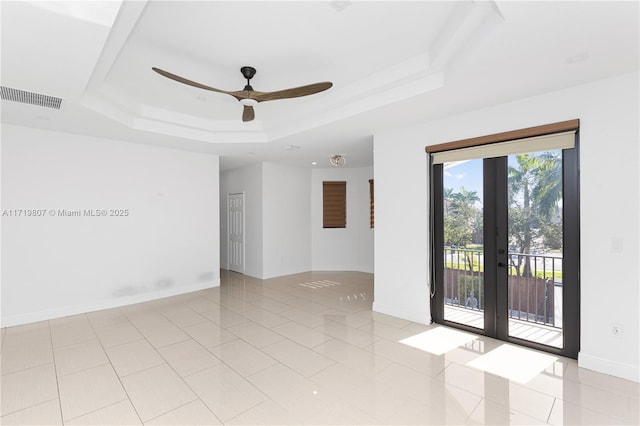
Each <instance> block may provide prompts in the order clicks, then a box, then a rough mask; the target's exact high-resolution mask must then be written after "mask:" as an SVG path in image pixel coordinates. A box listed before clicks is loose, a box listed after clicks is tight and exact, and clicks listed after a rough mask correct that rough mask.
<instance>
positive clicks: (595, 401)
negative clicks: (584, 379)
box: [562, 380, 640, 423]
mask: <svg viewBox="0 0 640 426" xmlns="http://www.w3.org/2000/svg"><path fill="white" fill-rule="evenodd" d="M562 394H563V397H562V400H563V401H565V402H570V403H573V404H576V405H579V406H580V407H586V408H588V409H589V410H593V411H596V412H598V413H602V414H608V413H612V414H614V415H615V416H616V417H619V418H622V419H627V420H626V421H627V422H632V423H640V413H639V410H638V406H639V404H638V399H636V398H633V397H629V396H626V395H623V394H621V393H617V392H610V391H608V390H604V389H602V388H597V387H593V386H588V385H582V384H579V383H576V382H574V381H572V380H565V381H564V382H563V391H562Z"/></svg>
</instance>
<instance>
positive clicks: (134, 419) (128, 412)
mask: <svg viewBox="0 0 640 426" xmlns="http://www.w3.org/2000/svg"><path fill="white" fill-rule="evenodd" d="M141 424H142V423H141V422H140V418H139V417H138V414H137V413H136V410H134V409H133V406H132V405H131V401H129V400H128V399H127V400H125V401H121V402H117V403H115V404H113V405H109V406H108V407H104V408H100V409H98V410H96V411H93V412H91V413H89V414H85V415H84V416H80V417H76V418H75V419H73V420H69V421H65V425H78V426H80V425H84V426H88V425H96V426H98V425H110V426H111V425H113V426H116V425H122V426H129V425H141Z"/></svg>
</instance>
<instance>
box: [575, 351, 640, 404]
mask: <svg viewBox="0 0 640 426" xmlns="http://www.w3.org/2000/svg"><path fill="white" fill-rule="evenodd" d="M564 361H565V363H566V369H565V370H564V372H563V373H564V374H563V379H566V380H571V381H573V382H577V383H580V384H582V385H587V386H591V387H594V388H600V389H602V390H605V391H609V392H612V393H618V394H622V395H625V396H628V397H630V398H636V399H638V398H640V383H637V382H632V381H629V380H624V379H621V378H619V377H614V376H609V375H607V374H602V373H598V372H596V371H592V370H587V369H586V368H579V367H578V363H577V362H575V361H574V360H568V359H566V358H565V359H564Z"/></svg>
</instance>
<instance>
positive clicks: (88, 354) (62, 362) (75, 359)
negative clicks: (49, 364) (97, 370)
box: [54, 340, 109, 377]
mask: <svg viewBox="0 0 640 426" xmlns="http://www.w3.org/2000/svg"><path fill="white" fill-rule="evenodd" d="M54 355H55V359H56V373H57V375H58V377H60V376H64V375H66V374H71V373H75V372H78V371H82V370H86V369H88V368H91V367H97V366H98V365H102V364H107V363H109V359H108V358H107V354H106V353H105V352H104V349H102V345H101V344H100V342H99V341H98V340H89V341H87V342H82V343H76V344H73V345H68V346H62V347H59V348H55V349H54Z"/></svg>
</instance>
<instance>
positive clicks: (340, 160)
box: [329, 154, 347, 167]
mask: <svg viewBox="0 0 640 426" xmlns="http://www.w3.org/2000/svg"><path fill="white" fill-rule="evenodd" d="M329 163H330V164H331V165H332V166H334V167H343V166H344V165H345V164H347V159H346V158H345V157H344V156H342V155H340V154H336V155H334V156H332V157H330V158H329Z"/></svg>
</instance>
